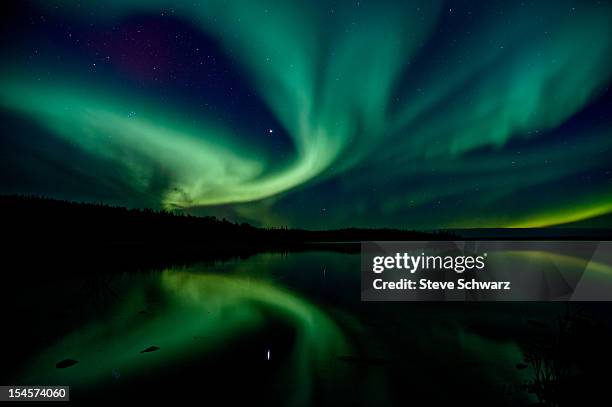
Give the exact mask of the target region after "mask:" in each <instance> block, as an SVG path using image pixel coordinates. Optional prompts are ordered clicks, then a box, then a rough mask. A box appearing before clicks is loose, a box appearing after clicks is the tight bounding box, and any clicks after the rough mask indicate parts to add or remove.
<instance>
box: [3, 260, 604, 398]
mask: <svg viewBox="0 0 612 407" xmlns="http://www.w3.org/2000/svg"><path fill="white" fill-rule="evenodd" d="M509 255H512V256H515V257H516V256H518V257H520V258H523V259H526V257H525V256H533V255H534V254H533V253H532V254H523V253H513V254H509ZM536 256H543V255H541V254H537V255H536ZM544 257H546V256H544ZM563 260H564V264H565V265H571V260H567V259H563ZM530 261H531V260H530ZM568 261H569V262H568ZM597 271H598V272H599V271H607V270H599V269H597ZM359 280H360V276H359V256H358V255H350V254H341V253H329V252H308V253H293V254H289V255H284V256H282V255H274V254H262V255H258V256H254V257H252V258H250V259H247V260H240V261H235V262H231V263H224V264H219V265H216V266H212V265H194V266H192V267H187V268H172V269H167V270H164V271H161V272H150V273H140V274H124V275H117V276H116V277H115V278H114V279H113V280H111V281H109V282H108V285H109V286H105V288H104V290H105V291H109V290H112V293H113V295H112V296H111V297H112V298H113V301H112V302H111V303H110V304H108V305H106V308H105V310H104V312H102V313H100V312H96V313H92V314H90V315H88V316H86V317H85V319H84V322H83V323H82V324H81V325H80V326H79V327H78V328H77V329H75V330H73V331H72V332H70V333H67V334H66V333H65V332H62V333H60V335H58V337H59V338H60V339H59V340H58V341H57V342H56V343H55V344H53V345H52V346H50V347H48V348H46V349H44V350H42V351H41V352H40V353H38V352H36V354H35V356H34V357H33V359H32V360H30V362H29V363H28V364H27V365H26V367H25V369H24V370H23V371H22V372H21V373H20V374H19V376H18V378H17V379H16V380H15V382H19V383H23V384H40V383H45V384H68V385H71V386H73V392H74V393H75V394H78V392H81V394H86V391H90V390H91V389H96V388H109V387H108V386H109V385H112V384H113V383H123V382H126V383H133V382H135V381H139V380H141V381H143V380H144V381H145V382H146V381H148V380H149V381H150V380H153V379H152V377H156V376H157V375H161V374H163V372H165V371H168V370H169V371H171V372H174V373H177V374H183V372H184V371H186V370H185V369H184V368H183V366H184V365H189V366H192V365H193V364H195V365H197V369H195V370H194V369H191V368H190V370H189V374H190V375H193V374H196V375H201V376H202V380H203V383H205V385H204V387H206V385H208V381H207V380H208V378H209V377H211V376H212V375H215V374H216V373H217V372H216V371H215V370H214V369H218V368H219V366H228V369H230V370H231V369H234V370H235V373H234V372H233V371H232V373H231V375H235V376H239V375H240V369H243V368H244V367H245V366H247V367H248V366H250V370H249V373H248V374H245V375H243V376H240V377H247V379H248V380H251V381H256V380H258V378H257V377H256V376H255V377H254V376H253V375H258V373H257V372H259V371H261V375H262V377H263V376H265V378H266V381H265V382H266V383H268V381H267V380H268V379H270V380H273V381H275V382H277V384H278V383H280V384H278V385H277V386H276V387H274V388H275V389H276V390H278V389H280V390H279V393H280V394H279V395H278V400H280V401H281V404H294V405H300V404H302V405H303V404H308V403H316V402H318V401H322V402H330V401H333V402H338V403H339V404H350V403H351V402H362V403H370V404H383V403H384V404H387V403H392V404H405V403H406V402H408V401H410V400H411V398H412V397H419V396H420V397H423V398H428V399H429V400H432V402H434V401H435V402H436V403H437V402H441V401H452V400H453V398H456V397H458V396H453V394H455V395H457V394H461V398H463V399H470V398H472V399H476V398H478V399H480V400H486V399H487V397H488V398H489V400H499V399H498V397H499V394H500V391H501V389H502V387H503V386H512V385H517V384H519V383H522V382H524V381H525V380H527V379H528V378H529V377H530V375H531V372H530V369H522V370H517V368H516V365H517V363H520V362H521V361H522V350H521V346H520V338H521V337H522V336H524V334H525V321H526V319H531V318H533V319H538V318H542V319H549V318H554V316H555V315H556V313H557V312H558V311H559V309H560V307H559V306H558V305H556V304H525V303H515V304H501V303H487V304H461V303H455V304H431V303H430V304H419V303H385V304H377V303H361V301H360V299H359ZM80 286H83V285H82V284H81V285H80ZM86 286H87V285H86ZM86 295H87V296H92V295H94V294H91V293H89V291H88V292H87V293H86ZM105 304H106V302H105ZM153 347H155V349H153ZM157 348H158V349H157ZM245 349H246V350H245ZM145 350H147V351H146V352H143V351H145ZM268 352H270V353H269V354H268ZM249 355H251V356H249ZM68 358H69V359H73V360H76V361H78V363H76V364H74V365H71V366H70V367H67V368H64V369H58V368H56V364H57V363H58V362H59V361H62V360H65V359H68ZM249 358H250V359H249ZM217 359H220V361H219V360H217ZM267 366H272V368H271V369H269V368H268V367H267ZM266 369H268V370H266ZM231 375H230V377H233V376H231ZM249 375H250V376H249ZM164 380H167V378H165V379H164ZM177 380H183V378H182V377H181V378H177ZM153 381H154V380H153ZM262 382H264V380H263V379H262ZM474 383H477V385H474ZM270 386H272V387H273V386H274V384H273V383H271V384H270ZM234 387H235V384H234ZM234 387H232V388H234ZM440 388H444V389H445V391H444V392H441V391H439V389H440ZM436 389H437V390H436ZM512 397H513V401H516V398H517V397H518V398H525V397H526V396H525V397H524V395H513V396H512ZM368 398H369V399H368ZM514 404H516V403H514Z"/></svg>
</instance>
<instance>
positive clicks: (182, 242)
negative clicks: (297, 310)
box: [0, 195, 456, 276]
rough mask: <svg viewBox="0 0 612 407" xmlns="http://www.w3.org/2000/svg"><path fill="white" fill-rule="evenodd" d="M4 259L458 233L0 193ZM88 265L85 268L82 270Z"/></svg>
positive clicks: (189, 253) (27, 264)
mask: <svg viewBox="0 0 612 407" xmlns="http://www.w3.org/2000/svg"><path fill="white" fill-rule="evenodd" d="M0 218H1V220H2V225H3V232H4V236H5V239H4V240H5V241H6V242H7V243H5V251H4V252H5V253H6V255H5V256H4V259H2V260H3V261H4V262H5V264H8V265H9V266H14V268H16V269H24V270H26V269H27V270H28V272H32V271H33V270H37V271H40V270H43V271H42V272H41V274H42V275H45V276H46V275H47V274H48V273H46V271H44V270H49V269H54V270H56V269H61V271H62V272H67V271H79V272H81V271H89V270H92V269H100V270H104V272H106V271H107V270H109V269H110V268H112V269H113V270H126V271H131V270H134V269H138V270H147V269H152V268H162V267H165V266H169V265H178V264H188V263H192V262H194V261H204V262H208V261H210V262H217V261H225V260H230V259H232V258H247V257H249V256H251V255H253V254H256V253H260V252H281V253H287V252H294V251H305V250H313V249H316V250H331V251H339V252H350V253H358V252H359V250H360V245H359V242H360V241H363V240H453V239H455V238H456V236H454V235H453V234H451V233H447V232H436V233H426V232H418V231H411V230H399V229H359V228H346V229H337V230H322V231H311V230H303V229H291V228H287V227H277V228H258V227H254V226H252V225H250V224H248V223H235V222H230V221H228V220H227V219H218V218H216V217H213V216H203V217H199V216H191V215H186V214H182V213H174V212H167V211H158V210H153V209H147V208H145V209H128V208H125V207H120V206H111V205H105V204H96V203H80V202H72V201H65V200H58V199H50V198H44V197H37V196H24V195H2V196H0ZM83 265H86V270H83Z"/></svg>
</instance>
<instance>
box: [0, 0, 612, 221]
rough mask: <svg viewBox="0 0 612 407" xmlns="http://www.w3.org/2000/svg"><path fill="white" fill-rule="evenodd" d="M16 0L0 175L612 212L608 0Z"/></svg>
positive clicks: (294, 204) (292, 213) (2, 108)
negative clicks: (451, 0)
mask: <svg viewBox="0 0 612 407" xmlns="http://www.w3.org/2000/svg"><path fill="white" fill-rule="evenodd" d="M3 3H8V2H3ZM12 3H19V4H17V5H15V4H13V5H7V4H3V5H2V6H0V8H1V10H0V12H1V17H0V19H1V20H2V21H1V22H0V124H1V129H2V131H1V133H0V152H1V154H2V159H1V160H0V193H27V194H37V195H43V196H49V197H55V198H62V199H70V200H78V201H93V202H100V201H101V202H105V203H109V204H119V205H125V206H129V207H152V208H158V209H159V208H165V209H175V210H181V211H185V212H188V213H193V214H201V215H205V214H206V215H217V216H222V217H227V218H229V219H232V220H236V221H247V222H250V223H253V224H255V225H263V226H277V225H287V226H291V227H306V228H336V227H346V226H366V227H382V226H389V227H408V228H418V229H429V228H441V227H442V228H445V227H540V226H552V225H560V224H567V223H572V222H574V224H576V223H575V222H578V223H577V224H585V222H587V223H588V222H591V224H594V225H597V226H608V227H610V226H612V221H611V219H612V216H610V214H611V213H612V158H611V157H612V92H611V91H610V82H611V76H612V4H611V3H610V2H609V1H574V2H571V1H524V2H520V1H512V2H511V1H453V2H436V1H432V0H426V1H406V2H401V1H381V0H377V1H366V0H361V1H354V0H353V1H333V2H331V1H312V0H310V1H287V0H279V1H265V0H257V1H253V0H231V1H217V0H210V1H201V2H197V1H196V2H191V1H189V2H177V1H163V0H148V1H145V0H142V1H134V0H121V1H114V2H113V1H104V2H102V1H99V2H94V1H91V2H90V1H82V2H76V1H74V2H72V1H60V2H57V1H40V2H34V3H27V2H12ZM581 222H582V223H581Z"/></svg>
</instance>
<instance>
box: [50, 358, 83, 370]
mask: <svg viewBox="0 0 612 407" xmlns="http://www.w3.org/2000/svg"><path fill="white" fill-rule="evenodd" d="M77 363H79V361H78V360H74V359H64V360H62V361H60V362H57V363H56V364H55V367H56V368H58V369H65V368H67V367H70V366H74V365H76V364H77Z"/></svg>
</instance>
